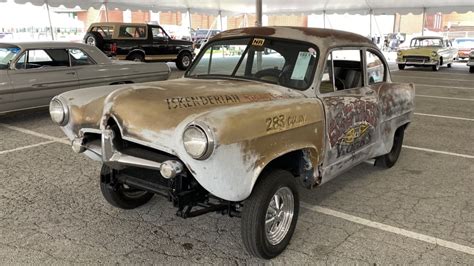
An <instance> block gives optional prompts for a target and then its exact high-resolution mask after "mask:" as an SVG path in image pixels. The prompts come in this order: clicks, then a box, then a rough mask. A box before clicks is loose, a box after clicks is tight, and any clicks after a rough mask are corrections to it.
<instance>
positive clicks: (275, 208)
mask: <svg viewBox="0 0 474 266" xmlns="http://www.w3.org/2000/svg"><path fill="white" fill-rule="evenodd" d="M299 207H300V203H299V195H298V190H297V188H296V181H295V177H294V176H293V175H292V174H291V173H289V172H287V171H284V170H273V171H271V172H269V173H268V174H265V175H263V176H262V177H261V180H259V182H258V183H257V184H256V185H255V187H254V189H253V192H252V194H251V195H250V197H249V198H248V199H247V200H245V202H244V207H243V211H242V219H241V235H242V241H243V243H244V246H245V248H246V250H247V251H248V252H249V253H250V254H252V255H254V256H257V257H260V258H263V259H272V258H274V257H276V256H278V255H279V254H280V253H282V252H283V251H284V250H285V248H286V246H287V245H288V244H289V243H290V239H291V237H292V236H293V233H294V231H295V227H296V222H297V220H298V213H299Z"/></svg>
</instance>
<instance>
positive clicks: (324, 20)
mask: <svg viewBox="0 0 474 266" xmlns="http://www.w3.org/2000/svg"><path fill="white" fill-rule="evenodd" d="M323 28H326V10H323Z"/></svg>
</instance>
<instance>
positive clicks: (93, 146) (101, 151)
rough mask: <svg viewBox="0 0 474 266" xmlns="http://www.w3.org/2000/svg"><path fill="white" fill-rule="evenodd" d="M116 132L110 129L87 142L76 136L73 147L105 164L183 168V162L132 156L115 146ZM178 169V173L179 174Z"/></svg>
mask: <svg viewBox="0 0 474 266" xmlns="http://www.w3.org/2000/svg"><path fill="white" fill-rule="evenodd" d="M114 139H115V133H114V131H112V130H110V129H105V130H103V131H102V132H101V139H100V141H99V140H95V141H91V142H87V141H85V139H84V138H75V139H74V140H73V141H72V148H73V150H74V151H75V152H76V153H82V152H85V153H88V155H90V156H89V157H91V158H92V157H94V158H93V159H96V160H99V161H102V162H103V163H104V164H107V165H108V166H110V167H112V168H114V169H121V168H124V167H125V166H134V167H139V168H147V169H152V170H161V169H162V166H163V165H167V166H169V165H177V166H178V167H180V168H181V170H182V169H183V167H182V164H181V162H178V161H174V160H170V161H165V162H163V163H160V162H155V161H151V160H147V159H143V158H139V157H136V156H131V155H127V154H124V153H122V152H120V151H118V150H117V149H116V148H115V146H114ZM179 172H180V171H178V172H177V173H176V174H179Z"/></svg>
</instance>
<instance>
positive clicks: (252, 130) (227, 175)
mask: <svg viewBox="0 0 474 266" xmlns="http://www.w3.org/2000/svg"><path fill="white" fill-rule="evenodd" d="M249 36H250V37H253V36H259V37H267V36H268V37H272V38H286V39H289V38H291V39H292V40H297V41H302V42H308V43H312V44H314V45H315V46H316V47H318V48H319V51H318V52H319V54H320V55H321V56H320V58H319V61H318V62H317V67H316V70H315V71H316V74H315V75H314V80H312V81H311V86H309V88H308V89H306V90H303V91H298V90H294V89H290V88H286V87H283V86H279V85H276V84H268V83H264V82H258V81H249V80H239V79H229V78H226V79H199V78H182V79H177V80H170V81H163V82H153V83H143V84H133V85H123V86H118V87H113V88H111V87H103V88H100V89H97V88H94V89H84V90H78V91H71V92H67V93H64V94H62V95H60V97H61V98H62V99H64V101H65V102H66V103H67V105H68V108H69V110H70V118H69V122H68V123H67V125H65V126H63V127H62V129H63V131H64V132H65V133H66V135H67V136H68V137H69V139H71V140H74V139H75V138H80V137H83V136H84V134H86V133H88V132H93V133H100V132H103V131H104V130H105V129H106V127H107V123H108V121H109V119H113V120H114V121H115V122H116V123H117V125H118V126H119V127H120V131H121V132H120V133H121V134H122V137H123V139H125V140H128V141H130V142H134V143H138V144H141V145H144V146H147V147H151V148H153V149H156V150H159V151H163V152H166V153H169V154H172V155H174V156H177V157H178V158H179V159H180V160H181V161H182V162H183V163H184V164H185V165H186V167H187V168H188V169H189V171H190V172H191V173H192V175H193V176H194V178H195V179H196V180H197V181H198V182H199V183H200V184H201V185H202V186H203V187H204V188H205V189H206V190H207V191H209V192H210V193H212V194H214V195H215V196H217V197H219V198H221V199H224V200H228V201H242V200H244V199H246V198H247V197H248V196H249V195H250V194H251V192H252V188H253V186H254V184H255V182H256V181H257V179H258V176H259V175H260V173H261V172H262V170H263V169H264V168H265V167H266V166H267V165H268V164H269V163H270V162H272V161H273V160H274V159H276V158H279V157H280V156H282V155H284V154H287V153H290V152H292V151H300V150H301V151H303V152H304V154H305V155H306V157H307V160H308V164H309V165H310V166H311V167H310V170H311V173H310V177H309V178H310V179H311V181H312V183H313V184H311V185H310V187H311V186H314V185H318V184H321V183H323V182H327V181H328V180H330V179H331V178H332V177H334V176H335V175H337V174H339V173H340V172H342V171H344V170H346V169H348V168H349V167H350V166H353V165H355V164H357V163H360V162H361V161H362V160H366V159H369V158H374V157H377V156H379V155H383V154H386V153H387V152H389V151H390V149H391V145H392V143H393V134H394V132H395V130H396V129H397V128H398V127H400V126H402V125H405V124H407V123H408V122H409V121H410V118H411V115H412V112H413V108H414V106H413V97H414V88H413V86H410V85H406V84H391V83H390V76H389V75H387V82H386V83H381V84H380V85H374V86H372V87H370V88H369V87H368V86H365V87H362V88H359V89H356V90H347V91H344V92H337V93H336V92H335V93H334V94H328V95H324V96H323V95H321V94H319V92H318V91H317V89H318V86H319V83H320V80H321V75H322V71H323V69H324V66H325V64H326V60H324V59H325V58H327V53H328V51H330V49H332V48H333V47H344V46H350V47H364V48H366V49H374V50H376V49H377V48H376V47H375V45H373V44H372V43H370V42H369V40H367V39H366V38H364V37H362V36H359V35H356V34H352V33H347V32H340V31H334V30H323V29H308V28H295V27H262V28H246V29H236V30H230V31H226V32H223V33H220V34H218V35H217V36H215V37H214V38H212V39H211V40H210V42H209V43H212V41H213V40H219V39H223V38H237V37H249ZM209 43H208V45H209ZM369 91H374V92H375V93H374V94H370V95H369V93H368V92H369ZM193 123H203V124H205V125H207V126H208V127H209V129H210V130H211V131H212V134H213V137H214V138H215V140H216V145H215V149H214V151H213V153H212V154H211V155H210V157H209V158H206V159H204V160H196V159H193V158H192V157H191V156H190V155H189V154H188V153H187V152H186V150H185V148H184V146H183V140H182V136H183V132H184V130H185V129H186V128H187V127H188V126H189V125H190V124H193ZM86 155H88V156H89V157H91V158H94V159H100V158H97V156H93V154H91V153H90V152H88V151H86Z"/></svg>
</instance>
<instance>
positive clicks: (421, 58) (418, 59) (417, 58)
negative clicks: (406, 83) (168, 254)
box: [403, 56, 430, 63]
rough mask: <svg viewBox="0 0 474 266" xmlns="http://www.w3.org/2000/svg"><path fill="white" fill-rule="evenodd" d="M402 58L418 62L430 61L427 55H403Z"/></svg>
mask: <svg viewBox="0 0 474 266" xmlns="http://www.w3.org/2000/svg"><path fill="white" fill-rule="evenodd" d="M403 59H405V61H407V62H420V63H423V62H425V61H430V58H429V57H428V56H404V57H403Z"/></svg>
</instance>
